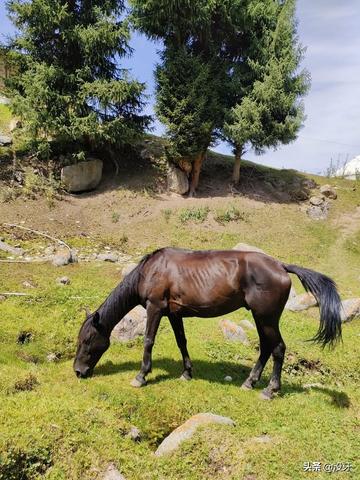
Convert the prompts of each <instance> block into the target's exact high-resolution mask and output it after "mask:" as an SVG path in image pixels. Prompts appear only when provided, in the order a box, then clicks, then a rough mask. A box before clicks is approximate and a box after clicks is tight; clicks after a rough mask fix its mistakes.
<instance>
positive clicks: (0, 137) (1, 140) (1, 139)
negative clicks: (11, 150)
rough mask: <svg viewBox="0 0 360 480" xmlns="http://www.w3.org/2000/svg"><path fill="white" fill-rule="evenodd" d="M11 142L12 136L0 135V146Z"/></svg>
mask: <svg viewBox="0 0 360 480" xmlns="http://www.w3.org/2000/svg"><path fill="white" fill-rule="evenodd" d="M11 144H12V138H11V137H9V136H8V135H0V146H1V147H6V146H8V145H11Z"/></svg>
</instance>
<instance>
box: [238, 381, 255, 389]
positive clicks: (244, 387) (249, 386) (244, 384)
mask: <svg viewBox="0 0 360 480" xmlns="http://www.w3.org/2000/svg"><path fill="white" fill-rule="evenodd" d="M241 388H242V389H243V390H252V389H253V386H252V385H251V384H250V383H246V382H244V383H243V384H242V385H241Z"/></svg>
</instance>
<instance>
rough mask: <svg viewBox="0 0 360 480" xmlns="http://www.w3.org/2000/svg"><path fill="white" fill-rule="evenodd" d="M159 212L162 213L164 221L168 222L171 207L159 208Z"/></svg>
mask: <svg viewBox="0 0 360 480" xmlns="http://www.w3.org/2000/svg"><path fill="white" fill-rule="evenodd" d="M161 213H162V214H163V217H164V218H165V221H166V223H168V222H169V220H170V218H171V215H172V210H171V208H165V209H164V210H161Z"/></svg>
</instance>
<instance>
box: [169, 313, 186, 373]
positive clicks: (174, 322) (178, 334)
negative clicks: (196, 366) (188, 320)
mask: <svg viewBox="0 0 360 480" xmlns="http://www.w3.org/2000/svg"><path fill="white" fill-rule="evenodd" d="M169 320H170V323H171V326H172V329H173V331H174V334H175V338H176V343H177V346H178V347H179V349H180V352H181V355H182V358H183V364H184V371H183V373H182V375H181V377H180V378H181V379H182V380H191V379H192V363H191V360H190V356H189V352H188V350H187V346H186V344H187V342H186V336H185V330H184V322H183V319H182V317H178V316H176V315H172V314H170V315H169Z"/></svg>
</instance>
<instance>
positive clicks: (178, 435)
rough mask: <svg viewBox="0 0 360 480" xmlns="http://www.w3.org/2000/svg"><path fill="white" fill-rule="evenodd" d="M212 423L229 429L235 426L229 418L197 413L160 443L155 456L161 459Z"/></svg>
mask: <svg viewBox="0 0 360 480" xmlns="http://www.w3.org/2000/svg"><path fill="white" fill-rule="evenodd" d="M212 423H217V424H220V425H229V426H231V427H234V426H235V423H234V421H233V420H231V418H229V417H222V416H221V415H214V414H213V413H198V414H197V415H193V416H192V417H190V418H189V420H186V422H185V423H183V424H182V425H180V427H178V428H176V429H175V430H174V431H173V432H171V433H170V435H168V436H167V437H166V438H165V439H164V440H163V441H162V442H161V443H160V445H159V447H158V449H157V450H156V452H155V455H156V456H157V457H161V456H162V455H167V454H170V453H172V452H173V451H174V450H176V449H177V448H179V446H180V444H181V443H182V442H183V441H184V440H188V439H189V438H191V437H192V436H193V435H194V433H195V432H196V430H197V429H198V428H199V427H201V426H202V425H209V424H212Z"/></svg>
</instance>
